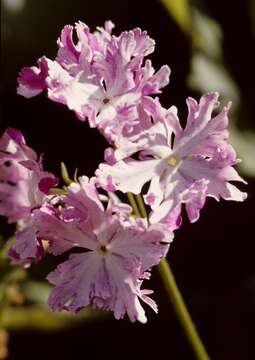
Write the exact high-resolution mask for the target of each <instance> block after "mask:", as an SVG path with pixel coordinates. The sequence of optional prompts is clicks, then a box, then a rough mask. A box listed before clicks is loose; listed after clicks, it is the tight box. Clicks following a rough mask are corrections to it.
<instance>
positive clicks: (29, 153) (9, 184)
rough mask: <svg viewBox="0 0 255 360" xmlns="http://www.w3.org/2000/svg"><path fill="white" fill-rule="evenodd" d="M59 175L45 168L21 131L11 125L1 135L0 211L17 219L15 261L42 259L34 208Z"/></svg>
mask: <svg viewBox="0 0 255 360" xmlns="http://www.w3.org/2000/svg"><path fill="white" fill-rule="evenodd" d="M56 183H57V179H56V178H55V177H54V176H53V175H52V174H51V173H49V172H46V171H44V170H43V168H42V158H39V160H38V161H37V155H36V153H35V152H34V150H33V149H31V148H30V147H28V146H27V145H26V143H25V139H24V137H23V135H22V133H21V132H20V131H18V130H16V129H12V128H8V129H7V130H6V131H5V132H4V134H3V135H2V137H1V138H0V215H2V216H6V217H7V219H8V221H9V222H10V223H13V222H17V223H18V226H19V230H18V231H17V234H16V235H17V242H16V244H15V245H14V246H13V247H12V248H11V249H10V252H9V255H10V256H11V257H12V258H13V261H14V262H26V261H30V260H32V259H40V258H41V255H42V244H41V241H40V239H38V238H37V236H36V232H37V231H36V229H35V227H34V222H33V210H34V209H35V208H38V207H40V206H41V205H42V203H43V202H44V201H45V199H46V197H47V196H46V194H47V193H48V190H49V188H50V187H51V186H53V185H56Z"/></svg>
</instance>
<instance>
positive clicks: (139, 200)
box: [136, 194, 148, 220]
mask: <svg viewBox="0 0 255 360" xmlns="http://www.w3.org/2000/svg"><path fill="white" fill-rule="evenodd" d="M136 200H137V204H138V206H139V210H140V213H141V215H142V217H143V218H145V219H147V220H148V216H147V211H146V209H145V206H144V202H143V198H142V195H141V194H138V195H136Z"/></svg>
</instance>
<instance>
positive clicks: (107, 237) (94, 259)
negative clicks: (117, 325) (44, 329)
mask: <svg viewBox="0 0 255 360" xmlns="http://www.w3.org/2000/svg"><path fill="white" fill-rule="evenodd" d="M79 180H80V184H78V183H72V184H71V185H70V186H69V187H68V194H67V196H66V197H63V199H62V201H63V202H64V206H63V208H62V210H58V211H56V210H55V208H54V207H52V206H49V205H46V206H44V207H42V208H41V209H40V210H38V211H36V222H37V226H38V228H39V231H40V235H41V236H42V237H43V238H45V239H47V240H49V251H50V252H52V253H53V254H54V255H58V254H61V253H63V252H65V251H66V250H70V249H75V248H79V249H80V251H81V249H82V250H83V252H79V253H73V254H71V255H70V256H69V259H68V260H67V261H65V262H64V263H62V264H60V265H59V266H58V267H57V268H56V270H55V271H53V272H52V273H50V274H49V275H48V280H49V281H50V282H51V283H52V284H53V285H55V288H54V289H53V290H52V292H51V294H50V297H49V306H50V308H51V309H53V310H60V309H65V310H68V311H72V312H77V311H79V310H80V309H82V308H84V307H85V306H87V305H89V304H91V305H93V306H94V307H97V308H100V309H105V310H112V311H113V312H114V316H115V318H117V319H119V318H122V317H123V316H124V315H125V313H127V314H128V316H129V318H130V320H131V321H135V320H139V321H140V322H146V317H145V312H144V310H143V308H142V306H141V304H140V301H141V300H142V301H144V302H146V303H147V304H149V305H150V306H151V307H152V308H153V310H155V311H157V307H156V304H155V302H154V301H153V300H152V299H150V298H149V297H148V295H149V294H150V293H152V291H150V290H142V289H141V285H142V282H143V280H144V279H148V278H149V275H150V274H149V269H150V268H151V267H152V266H154V265H156V264H158V263H159V261H160V259H161V257H162V256H165V255H166V253H167V251H168V248H169V242H170V241H171V239H172V234H171V233H169V231H167V232H166V229H165V227H164V226H161V225H154V226H151V227H149V228H146V227H145V226H144V224H143V222H142V221H141V220H135V219H133V220H129V218H128V216H125V215H124V214H122V215H121V216H119V210H120V209H121V207H120V206H119V205H118V206H117V205H116V204H114V203H113V202H111V201H110V205H109V206H108V207H107V209H106V210H104V207H103V205H102V203H101V202H100V200H99V197H98V193H97V191H96V188H95V186H94V180H91V181H89V180H88V178H86V177H85V176H84V177H81V178H80V179H79ZM122 209H123V210H128V211H130V207H129V206H128V207H124V208H123V207H122ZM116 212H118V214H117V213H116Z"/></svg>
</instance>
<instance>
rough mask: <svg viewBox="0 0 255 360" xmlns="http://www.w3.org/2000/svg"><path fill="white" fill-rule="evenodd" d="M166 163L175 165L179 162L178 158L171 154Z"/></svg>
mask: <svg viewBox="0 0 255 360" xmlns="http://www.w3.org/2000/svg"><path fill="white" fill-rule="evenodd" d="M166 163H167V165H169V166H175V165H177V163H178V159H177V158H176V157H175V156H169V158H167V159H166Z"/></svg>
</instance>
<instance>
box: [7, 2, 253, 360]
mask: <svg viewBox="0 0 255 360" xmlns="http://www.w3.org/2000/svg"><path fill="white" fill-rule="evenodd" d="M192 3H193V4H195V5H196V6H198V7H200V8H201V9H202V10H204V11H205V12H206V13H207V14H209V15H210V16H212V17H214V18H215V19H216V20H217V21H218V22H219V24H220V25H221V27H222V29H223V33H224V56H225V61H226V66H227V67H228V70H229V71H230V73H231V74H232V76H233V78H234V79H235V81H236V82H237V84H238V86H239V88H240V91H241V95H242V99H241V111H242V109H243V111H244V112H245V117H244V118H245V120H244V121H243V122H242V121H240V120H239V126H240V128H249V129H252V128H253V129H254V127H255V126H254V48H253V41H254V37H253V35H252V32H251V22H250V11H251V7H250V3H249V2H248V1H241V0H238V1H234V2H228V1H226V2H223V1H215V0H214V1H213V0H207V1H195V2H192ZM107 19H111V20H112V21H113V22H114V23H115V25H116V28H115V30H114V33H115V34H119V33H120V32H121V31H123V30H127V29H132V28H134V27H136V26H138V27H141V28H142V29H143V30H147V31H148V33H149V35H150V36H151V37H152V38H154V39H155V40H156V50H155V53H154V54H153V55H152V56H151V59H152V62H153V65H154V67H155V68H156V69H158V68H159V67H160V66H161V65H163V64H168V65H169V66H170V67H171V70H172V74H171V80H170V85H168V87H167V88H166V89H165V90H164V94H162V96H161V97H160V99H161V100H162V103H163V105H165V106H167V107H169V106H170V105H172V104H175V105H177V106H178V107H179V112H180V114H181V115H183V116H185V115H186V106H185V98H186V97H187V96H188V95H193V96H199V94H198V93H194V92H192V91H191V90H190V89H189V88H188V87H187V85H186V83H187V81H186V79H187V75H188V74H189V71H190V57H191V51H192V49H191V41H190V39H189V37H188V36H185V35H184V33H183V32H182V31H181V30H180V29H179V27H178V25H177V24H176V23H175V22H174V20H172V19H171V18H170V17H169V15H168V13H167V12H166V11H165V9H164V8H163V7H162V5H161V4H160V2H159V1H152V0H151V1H144V0H136V1H133V0H131V1H130V0H129V1H127V0H123V1H113V0H110V1H109V0H108V1H99V0H94V1H88V0H87V1H85V0H80V1H77V0H76V1H67V0H62V1H60V0H58V1H51V0H44V1H39V0H38V1H37V0H36V1H35V0H27V1H26V5H25V7H24V8H23V9H22V11H20V12H17V13H9V12H7V11H6V9H5V8H3V7H2V54H1V55H2V84H1V91H2V114H1V115H2V117H1V132H2V131H3V130H4V128H5V127H6V126H12V127H16V128H19V129H21V130H22V131H23V133H24V135H25V138H26V140H27V143H28V144H29V145H30V146H31V147H33V148H34V149H35V150H36V151H37V153H38V154H40V153H44V154H45V155H44V165H45V168H46V169H48V170H50V171H52V172H54V173H55V174H56V175H58V176H60V172H59V164H60V161H64V162H65V163H66V165H67V167H68V169H70V170H71V173H72V172H73V171H74V169H75V167H76V166H78V168H79V173H80V174H86V175H88V176H91V175H92V174H93V173H94V171H95V169H96V167H97V165H98V163H99V162H101V161H102V160H103V149H104V148H105V147H106V145H107V144H106V142H105V141H104V139H103V138H102V137H101V136H100V135H99V134H98V133H97V131H96V130H94V129H89V127H88V125H87V124H86V123H82V122H80V121H78V120H77V119H76V118H75V115H74V113H72V112H71V111H68V109H67V108H66V107H64V106H61V105H60V104H56V103H54V102H51V101H49V100H48V99H46V96H43V95H41V96H37V97H35V98H32V99H30V100H26V99H25V98H23V97H20V96H18V95H16V78H17V74H18V72H19V70H20V69H21V67H23V66H25V65H26V66H31V65H34V64H35V62H36V59H37V58H38V57H40V56H41V55H47V56H48V57H49V58H54V56H55V54H56V39H57V37H58V36H59V33H60V30H61V29H62V27H63V26H64V25H65V24H73V23H74V22H75V21H77V20H82V21H84V22H86V23H87V24H88V25H89V26H90V27H91V29H95V27H96V26H101V25H102V24H103V23H104V21H105V20H107ZM215 90H217V89H215ZM252 114H253V115H252ZM246 178H247V177H246ZM247 180H248V186H247V187H246V188H245V189H246V191H247V192H248V194H249V196H248V200H247V201H245V202H244V203H234V202H222V203H220V204H219V203H217V202H216V201H214V200H212V199H209V200H207V203H206V206H205V208H204V209H203V211H202V213H201V218H200V220H199V221H198V222H197V223H195V224H189V222H188V221H187V220H186V219H184V224H183V226H182V228H181V229H180V230H179V231H177V233H176V237H175V241H174V243H173V245H172V247H171V249H170V252H169V255H168V259H169V261H170V263H171V266H172V269H173V272H174V274H175V276H176V280H177V283H178V285H179V287H180V289H181V291H182V294H183V296H184V299H185V301H186V304H187V306H188V308H189V310H190V313H191V314H192V317H193V320H194V322H195V323H196V325H197V328H198V331H199V333H200V335H201V337H202V339H203V341H204V343H205V346H206V347H207V349H208V352H209V354H210V355H211V357H212V359H217V360H218V359H219V360H221V359H222V360H223V359H224V360H235V359H252V358H255V351H254V323H255V316H254V315H255V314H254V305H255V266H254V248H255V247H254V235H253V224H254V223H253V222H254V206H253V205H254V193H255V192H254V190H255V182H254V179H252V178H248V179H247ZM242 189H244V187H242ZM151 288H153V289H154V290H155V295H154V298H155V299H156V301H157V303H158V305H159V314H158V315H155V314H153V313H152V312H150V310H148V323H147V324H146V325H141V324H138V323H135V324H131V323H130V322H129V321H128V320H126V319H125V320H122V321H115V320H108V321H105V320H104V321H100V320H98V321H96V322H94V323H91V324H89V325H86V324H84V325H81V326H79V327H76V328H75V329H73V330H68V331H62V332H55V333H45V332H44V333H41V332H38V331H37V332H36V331H23V332H13V333H12V332H11V337H10V354H11V356H10V358H11V359H15V360H16V359H23V358H26V359H27V360H30V359H37V360H40V359H44V360H45V359H55V358H57V359H58V358H61V359H62V360H67V359H68V360H70V359H86V358H88V357H90V356H93V358H94V359H97V358H99V357H102V356H103V357H104V358H114V359H115V358H116V359H119V358H125V357H127V356H130V357H132V358H134V359H136V358H141V359H144V358H148V359H150V358H155V359H158V358H163V357H165V358H169V359H172V360H174V359H178V360H179V359H181V360H186V359H187V360H192V359H193V355H192V353H191V350H190V347H189V345H188V344H187V342H186V339H185V337H184V335H183V332H182V330H181V328H180V326H179V324H178V321H177V320H176V318H175V315H174V313H173V311H172V309H171V307H170V306H169V303H168V299H167V297H166V294H165V292H164V289H163V287H162V285H161V282H160V279H159V276H158V273H157V270H156V269H155V270H154V271H153V277H152V283H151Z"/></svg>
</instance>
